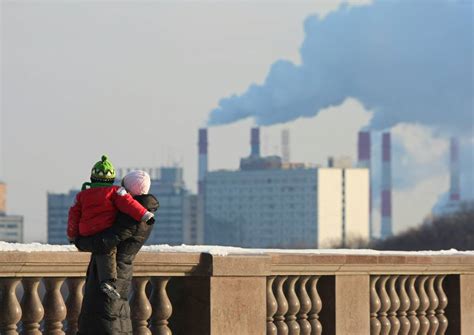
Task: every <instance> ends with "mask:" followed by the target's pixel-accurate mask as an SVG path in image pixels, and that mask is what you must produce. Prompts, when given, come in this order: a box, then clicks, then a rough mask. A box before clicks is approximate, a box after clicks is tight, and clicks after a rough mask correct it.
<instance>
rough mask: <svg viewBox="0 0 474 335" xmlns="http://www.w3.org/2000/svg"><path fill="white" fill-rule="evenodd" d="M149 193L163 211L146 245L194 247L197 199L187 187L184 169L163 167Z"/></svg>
mask: <svg viewBox="0 0 474 335" xmlns="http://www.w3.org/2000/svg"><path fill="white" fill-rule="evenodd" d="M155 177H157V176H155ZM150 193H151V194H153V195H154V196H156V197H157V198H158V200H159V202H160V208H159V209H158V212H157V213H156V223H155V227H154V228H153V230H152V233H151V235H150V237H149V239H148V242H147V244H171V245H177V244H183V243H185V244H193V243H194V242H195V238H196V237H195V227H196V216H197V213H196V211H197V209H196V197H195V196H194V195H192V194H190V193H189V191H188V190H187V189H186V187H185V185H184V179H183V169H182V168H181V167H162V168H161V169H160V176H159V178H155V179H152V181H151V188H150Z"/></svg>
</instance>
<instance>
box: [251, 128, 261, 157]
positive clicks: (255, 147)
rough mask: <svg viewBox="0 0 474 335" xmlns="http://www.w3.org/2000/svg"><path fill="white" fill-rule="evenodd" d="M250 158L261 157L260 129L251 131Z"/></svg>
mask: <svg viewBox="0 0 474 335" xmlns="http://www.w3.org/2000/svg"><path fill="white" fill-rule="evenodd" d="M250 145H251V152H250V156H256V157H259V156H260V128H258V127H256V128H252V129H251V130H250Z"/></svg>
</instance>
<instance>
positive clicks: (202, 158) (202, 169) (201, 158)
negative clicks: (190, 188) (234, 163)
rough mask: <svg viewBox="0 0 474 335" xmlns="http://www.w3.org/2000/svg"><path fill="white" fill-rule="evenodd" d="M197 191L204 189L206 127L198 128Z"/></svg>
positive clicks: (200, 191)
mask: <svg viewBox="0 0 474 335" xmlns="http://www.w3.org/2000/svg"><path fill="white" fill-rule="evenodd" d="M198 147H199V161H198V193H199V194H201V193H202V192H203V191H204V178H205V177H206V173H207V129H206V128H201V129H199V143H198Z"/></svg>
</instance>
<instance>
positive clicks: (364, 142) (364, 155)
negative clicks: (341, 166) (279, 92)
mask: <svg viewBox="0 0 474 335" xmlns="http://www.w3.org/2000/svg"><path fill="white" fill-rule="evenodd" d="M370 150H371V142H370V132H368V131H359V134H358V138H357V166H358V167H361V168H367V169H369V187H370V189H369V197H370V199H369V237H370V238H372V236H373V228H372V169H371V166H370V165H371V157H370V152H371V151H370Z"/></svg>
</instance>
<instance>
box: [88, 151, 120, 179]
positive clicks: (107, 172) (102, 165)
mask: <svg viewBox="0 0 474 335" xmlns="http://www.w3.org/2000/svg"><path fill="white" fill-rule="evenodd" d="M91 180H94V181H98V182H106V183H107V182H114V180H115V169H114V166H113V165H112V163H110V161H109V158H108V157H107V156H106V155H103V156H102V159H101V160H100V162H97V163H95V165H94V166H93V167H92V171H91Z"/></svg>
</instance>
